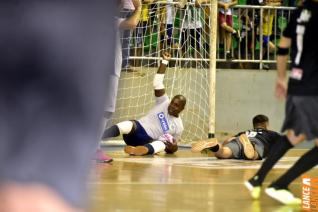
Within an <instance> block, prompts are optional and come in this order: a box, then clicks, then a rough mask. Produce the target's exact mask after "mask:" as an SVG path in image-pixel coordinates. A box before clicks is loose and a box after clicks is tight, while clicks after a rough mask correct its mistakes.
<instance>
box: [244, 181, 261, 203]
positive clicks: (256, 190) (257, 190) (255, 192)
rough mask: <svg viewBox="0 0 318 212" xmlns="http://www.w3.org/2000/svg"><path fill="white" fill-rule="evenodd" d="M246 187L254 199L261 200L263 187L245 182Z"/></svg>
mask: <svg viewBox="0 0 318 212" xmlns="http://www.w3.org/2000/svg"><path fill="white" fill-rule="evenodd" d="M244 185H245V187H246V188H247V189H248V190H249V193H250V195H251V196H252V198H253V199H259V198H260V196H261V186H254V185H253V184H252V183H251V180H249V181H245V182H244Z"/></svg>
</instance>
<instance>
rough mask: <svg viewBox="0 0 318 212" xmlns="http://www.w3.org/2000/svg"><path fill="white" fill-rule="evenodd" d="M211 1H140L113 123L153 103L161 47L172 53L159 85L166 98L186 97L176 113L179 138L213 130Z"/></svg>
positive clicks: (213, 2) (213, 19) (189, 139)
mask: <svg viewBox="0 0 318 212" xmlns="http://www.w3.org/2000/svg"><path fill="white" fill-rule="evenodd" d="M216 34H217V1H216V0H211V2H209V3H207V4H202V5H200V6H198V5H195V4H194V2H190V1H189V2H185V3H184V5H180V4H179V3H178V2H177V3H176V2H173V1H171V0H166V1H159V2H156V3H154V4H153V5H143V8H142V17H141V21H140V23H139V25H138V26H137V28H136V29H135V30H133V31H131V37H130V45H129V46H128V50H129V52H130V57H129V58H130V60H129V61H130V65H131V66H132V68H133V69H134V70H135V71H134V72H126V71H122V73H121V77H120V82H119V89H118V94H117V105H116V112H115V114H114V117H113V120H112V121H113V123H117V122H120V121H123V120H132V119H136V120H138V119H139V118H140V117H142V116H143V115H145V114H146V113H147V112H148V111H149V110H150V109H151V108H152V107H153V106H154V101H155V98H154V92H153V87H152V82H153V77H154V75H155V73H156V71H157V69H158V66H159V63H160V58H161V54H162V52H163V51H170V53H171V55H172V58H171V60H170V63H169V67H167V70H166V76H165V80H164V84H165V89H166V92H167V94H168V96H169V97H170V98H172V97H173V96H175V95H177V94H182V95H184V96H185V97H186V98H187V105H186V108H185V110H184V111H183V112H182V113H181V118H182V120H183V124H184V128H185V130H184V132H183V134H182V136H181V140H182V142H183V143H190V142H192V141H196V140H199V139H206V138H207V137H214V135H215V89H216V88H215V78H216Z"/></svg>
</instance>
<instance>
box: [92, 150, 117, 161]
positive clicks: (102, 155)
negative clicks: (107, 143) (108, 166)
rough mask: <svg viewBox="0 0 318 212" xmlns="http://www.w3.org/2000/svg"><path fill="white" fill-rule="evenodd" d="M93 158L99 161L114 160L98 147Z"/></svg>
mask: <svg viewBox="0 0 318 212" xmlns="http://www.w3.org/2000/svg"><path fill="white" fill-rule="evenodd" d="M93 160H95V161H96V162H98V163H110V162H112V161H113V158H111V157H109V156H108V155H106V154H105V153H104V152H103V151H102V150H101V149H97V150H96V152H95V154H94V156H93Z"/></svg>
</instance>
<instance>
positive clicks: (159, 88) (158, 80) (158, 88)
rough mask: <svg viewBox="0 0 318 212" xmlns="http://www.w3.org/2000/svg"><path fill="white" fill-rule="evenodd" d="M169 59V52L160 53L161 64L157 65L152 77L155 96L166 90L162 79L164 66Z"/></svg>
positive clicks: (164, 71)
mask: <svg viewBox="0 0 318 212" xmlns="http://www.w3.org/2000/svg"><path fill="white" fill-rule="evenodd" d="M170 59H171V55H170V53H169V52H164V53H163V54H162V60H161V64H160V66H159V69H158V71H157V74H156V75H155V77H154V79H153V86H154V90H155V96H156V97H160V96H163V95H165V93H166V90H165V88H164V85H163V79H164V76H165V73H166V68H167V65H168V63H169V60H170Z"/></svg>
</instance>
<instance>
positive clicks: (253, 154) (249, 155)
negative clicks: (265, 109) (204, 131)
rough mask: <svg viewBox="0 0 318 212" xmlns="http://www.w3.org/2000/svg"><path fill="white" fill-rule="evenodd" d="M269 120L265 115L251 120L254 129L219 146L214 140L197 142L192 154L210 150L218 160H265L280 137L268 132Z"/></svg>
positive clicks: (239, 134)
mask: <svg viewBox="0 0 318 212" xmlns="http://www.w3.org/2000/svg"><path fill="white" fill-rule="evenodd" d="M268 126H269V120H268V117H267V116H265V115H257V116H255V117H254V118H253V127H254V129H251V130H247V131H244V132H240V133H238V134H237V135H235V136H234V137H232V138H230V139H228V140H227V141H224V142H223V144H222V145H220V144H219V143H218V141H217V139H216V138H212V139H208V140H203V141H199V142H197V143H195V144H193V145H192V148H191V150H192V152H201V151H203V150H211V151H212V152H214V155H215V157H217V158H219V159H247V160H261V159H263V158H265V157H266V156H267V154H268V152H269V150H270V149H271V147H272V145H273V144H274V142H276V141H277V139H278V137H279V136H280V135H279V134H278V133H277V132H274V131H271V130H268Z"/></svg>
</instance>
